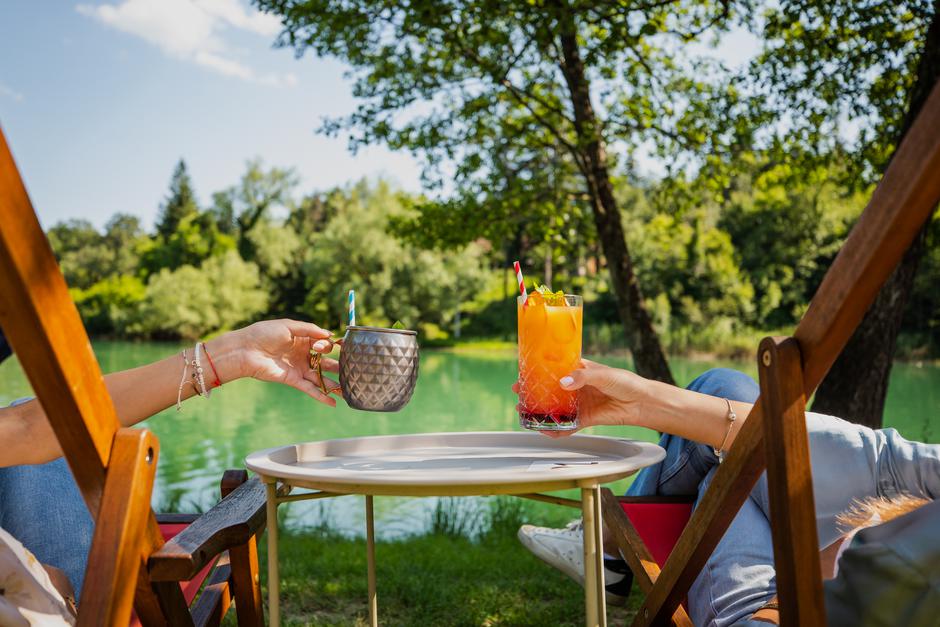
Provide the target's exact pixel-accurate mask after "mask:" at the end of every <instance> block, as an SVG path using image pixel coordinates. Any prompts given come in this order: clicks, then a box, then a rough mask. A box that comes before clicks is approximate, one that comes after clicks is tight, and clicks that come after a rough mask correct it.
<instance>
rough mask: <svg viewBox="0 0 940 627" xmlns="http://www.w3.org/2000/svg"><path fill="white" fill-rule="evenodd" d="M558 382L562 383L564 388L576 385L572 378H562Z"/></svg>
mask: <svg viewBox="0 0 940 627" xmlns="http://www.w3.org/2000/svg"><path fill="white" fill-rule="evenodd" d="M558 382H559V383H561V387H563V388H566V387H568V386H569V385H574V379H573V378H572V377H562V378H561V379H560V380H559V381H558Z"/></svg>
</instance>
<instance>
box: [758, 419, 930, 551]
mask: <svg viewBox="0 0 940 627" xmlns="http://www.w3.org/2000/svg"><path fill="white" fill-rule="evenodd" d="M806 430H807V431H808V433H809V452H810V464H811V466H812V469H813V496H814V499H815V501H816V528H817V531H818V533H819V546H820V548H825V547H827V546H829V545H830V544H832V543H833V542H835V541H836V539H838V538H839V537H840V536H841V535H842V530H841V529H839V527H838V525H837V524H836V516H838V515H839V514H841V513H842V512H844V511H845V510H847V509H848V508H849V507H850V506H851V505H852V503H853V501H855V500H860V499H864V498H867V497H876V496H877V497H883V498H892V497H894V496H897V495H898V494H912V495H914V496H920V497H923V498H927V499H931V500H933V499H937V498H940V445H937V444H924V443H921V442H911V441H910V440H905V439H904V438H902V437H901V436H900V435H899V434H898V432H897V431H896V430H894V429H870V428H868V427H864V426H862V425H857V424H854V423H851V422H847V421H845V420H842V419H840V418H835V417H833V416H826V415H824V414H817V413H814V412H808V413H807V414H806ZM751 495H752V498H753V499H755V501H756V502H757V504H758V505H759V506H760V507H761V509H762V510H763V512H764V514H765V515H766V516H768V517H769V515H770V498H769V494H768V492H767V475H766V473H765V474H763V475H761V478H760V480H759V481H758V482H757V485H756V486H755V488H754V490H753V491H752V492H751Z"/></svg>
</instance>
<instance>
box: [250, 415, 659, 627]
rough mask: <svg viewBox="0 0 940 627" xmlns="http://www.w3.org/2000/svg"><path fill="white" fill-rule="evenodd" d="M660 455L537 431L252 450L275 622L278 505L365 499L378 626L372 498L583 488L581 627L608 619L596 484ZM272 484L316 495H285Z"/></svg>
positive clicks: (533, 494) (373, 614)
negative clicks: (262, 497)
mask: <svg viewBox="0 0 940 627" xmlns="http://www.w3.org/2000/svg"><path fill="white" fill-rule="evenodd" d="M665 454H666V453H665V451H663V449H662V448H660V447H659V446H656V445H655V444H650V443H648V442H638V441H635V440H625V439H619V438H609V437H599V436H586V435H575V436H571V437H567V438H558V439H551V438H548V437H545V436H544V435H541V434H538V433H533V432H484V433H424V434H418V435H391V436H371V437H361V438H349V439H343V440H324V441H320V442H307V443H303V444H291V445H288V446H280V447H277V448H271V449H266V450H263V451H258V452H256V453H252V454H251V455H249V456H248V458H247V459H246V464H247V466H248V468H249V469H251V470H253V471H254V472H256V473H258V475H260V476H261V478H262V480H263V481H264V482H265V484H266V486H267V503H268V505H267V511H268V595H269V612H270V619H271V625H275V626H277V625H279V624H280V606H279V592H280V581H279V579H278V563H277V506H278V505H279V504H281V503H285V502H289V501H298V500H305V499H315V498H324V497H334V496H341V495H346V494H362V495H364V496H365V502H366V546H367V563H368V573H367V574H368V581H369V619H370V624H371V625H373V626H375V625H378V614H377V603H376V584H375V529H374V522H373V508H372V498H373V497H374V496H474V495H479V496H484V495H492V494H509V495H515V496H521V497H525V498H534V499H537V500H546V501H549V502H563V501H564V500H565V499H560V498H558V497H551V496H546V495H541V494H538V493H539V492H542V491H554V490H566V489H572V488H577V489H580V490H581V512H582V515H583V517H584V518H583V520H584V571H585V572H584V598H585V612H586V624H587V625H589V626H591V627H593V626H595V625H606V622H607V619H606V615H607V613H606V603H605V597H604V561H603V543H602V536H601V528H602V527H601V506H600V485H601V484H602V483H607V482H610V481H616V480H617V479H621V478H623V477H626V476H628V475H631V474H633V473H634V472H636V471H637V470H639V469H641V468H644V467H646V466H650V465H652V464H655V463H656V462H658V461H660V460H662V459H663V457H665ZM278 484H281V485H284V486H290V487H299V488H308V489H310V490H314V492H308V493H303V494H291V495H285V496H281V495H279V494H278V490H277V487H278ZM575 503H576V502H575Z"/></svg>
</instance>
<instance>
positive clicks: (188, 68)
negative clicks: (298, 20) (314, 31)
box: [0, 0, 419, 227]
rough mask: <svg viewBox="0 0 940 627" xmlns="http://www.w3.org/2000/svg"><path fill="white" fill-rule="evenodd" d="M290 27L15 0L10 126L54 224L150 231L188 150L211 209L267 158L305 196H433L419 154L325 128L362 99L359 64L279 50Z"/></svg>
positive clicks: (45, 218) (17, 152)
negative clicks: (362, 188)
mask: <svg viewBox="0 0 940 627" xmlns="http://www.w3.org/2000/svg"><path fill="white" fill-rule="evenodd" d="M277 32H278V26H277V22H276V21H274V20H272V19H270V18H269V17H268V16H263V15H261V14H259V13H257V11H255V10H253V9H252V8H251V7H250V6H249V4H248V2H247V1H246V0H107V1H106V2H94V1H93V0H85V1H82V2H75V1H65V0H44V1H42V2H34V1H31V0H4V2H2V3H0V125H2V127H3V131H4V133H5V134H6V137H7V141H8V142H9V143H10V145H11V146H12V149H13V154H14V156H15V157H16V160H17V163H18V165H19V168H20V171H21V173H22V175H23V177H24V178H25V180H26V185H27V188H28V189H29V192H30V196H31V197H32V200H33V204H34V206H35V207H36V210H37V212H38V214H39V217H40V220H41V221H42V223H43V226H45V227H49V226H51V225H52V224H54V223H55V222H57V221H59V220H63V219H67V218H74V217H81V218H87V219H89V220H91V221H92V222H93V223H95V224H96V225H98V226H101V225H103V224H104V223H105V222H106V221H107V219H108V218H109V217H110V216H111V215H113V214H114V213H115V212H118V211H123V212H128V213H133V214H136V215H139V216H141V217H142V218H144V221H145V223H146V224H148V225H149V224H151V223H152V221H153V218H154V216H155V215H156V212H157V210H158V207H159V205H160V202H161V201H162V199H163V197H164V195H165V194H166V189H167V185H168V182H169V178H170V174H171V172H172V169H173V166H174V165H175V163H176V161H177V160H178V159H179V158H180V157H183V158H184V159H186V162H187V164H188V165H189V168H190V172H191V174H192V177H193V180H194V183H195V187H196V191H197V194H198V197H199V200H200V202H202V203H203V204H207V203H208V202H209V200H210V199H211V193H212V192H214V191H217V190H219V189H222V188H224V187H227V186H229V185H232V184H234V183H235V182H236V181H237V180H238V178H239V176H240V175H241V173H242V172H243V171H244V169H245V162H246V161H247V160H248V159H251V158H253V157H256V156H259V157H261V158H262V159H264V161H265V164H266V165H268V166H271V165H278V166H290V167H294V168H296V170H297V171H298V173H299V174H300V176H301V180H302V189H303V190H304V191H308V190H313V189H326V188H328V187H331V186H333V185H337V184H342V183H345V182H347V181H351V180H356V179H359V178H360V177H363V176H370V177H374V176H384V177H386V178H388V179H390V180H392V181H395V182H396V183H397V184H399V185H400V186H402V187H404V188H405V189H411V190H418V189H419V168H418V165H417V162H416V161H415V160H414V159H412V158H411V157H410V156H409V155H407V154H401V153H391V152H390V151H388V150H387V149H385V148H383V147H370V148H368V149H365V150H361V151H360V152H359V153H358V154H357V155H355V156H354V155H351V154H350V153H349V152H348V150H347V148H346V141H345V139H342V138H338V139H330V138H326V137H323V136H321V135H318V134H316V133H315V129H316V128H317V127H318V126H319V124H320V120H321V118H322V117H323V116H325V115H337V114H343V113H347V112H349V111H351V110H352V109H353V107H354V106H355V103H354V101H353V99H352V97H351V94H350V83H349V81H348V80H346V79H344V78H343V71H344V67H343V66H342V65H341V64H339V63H337V62H335V61H332V60H319V59H316V58H314V57H312V56H309V55H308V56H305V57H304V58H303V59H301V60H298V59H296V58H295V57H294V54H293V52H292V51H291V50H288V49H275V48H274V47H273V42H274V40H275V37H276V35H277Z"/></svg>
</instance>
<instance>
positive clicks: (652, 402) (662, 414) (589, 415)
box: [513, 360, 753, 450]
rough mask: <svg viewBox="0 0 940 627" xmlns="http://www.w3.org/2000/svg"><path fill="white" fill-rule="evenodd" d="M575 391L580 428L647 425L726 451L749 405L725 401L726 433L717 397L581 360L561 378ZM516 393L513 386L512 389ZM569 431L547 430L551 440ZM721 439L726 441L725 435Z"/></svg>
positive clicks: (744, 417)
mask: <svg viewBox="0 0 940 627" xmlns="http://www.w3.org/2000/svg"><path fill="white" fill-rule="evenodd" d="M561 385H562V387H564V388H566V389H569V390H579V392H578V420H579V422H580V425H581V428H584V427H592V426H595V425H630V426H639V427H647V428H649V429H655V430H656V431H662V432H664V433H671V434H673V435H678V436H681V437H683V438H686V439H688V440H694V441H696V442H701V443H703V444H708V445H709V446H713V447H715V448H717V447H719V446H721V445H722V442H724V449H725V450H728V449H729V448H730V447H731V443H732V442H734V438H735V437H736V436H737V434H738V432H739V431H740V429H741V426H742V425H743V424H744V421H745V419H746V418H747V415H748V413H749V412H750V411H751V407H753V405H752V404H751V403H741V402H738V401H731V408H732V409H733V410H734V412H735V414H736V415H737V420H736V421H735V422H734V423H733V425H732V428H731V432H730V433H728V426H729V422H728V403H727V402H726V401H725V400H724V399H721V398H716V397H714V396H708V395H707V394H700V393H698V392H692V391H691V390H685V389H682V388H679V387H676V386H674V385H669V384H666V383H660V382H658V381H651V380H649V379H644V378H643V377H641V376H639V375H637V374H634V373H632V372H630V371H628V370H621V369H619V368H610V367H608V366H604V365H601V364H597V363H594V362H591V361H587V360H584V367H583V368H579V369H578V370H575V371H574V372H572V373H571V374H570V375H569V376H568V377H565V378H564V379H562V382H561ZM513 389H514V390H516V391H518V387H517V386H514V387H513ZM570 433H571V432H553V433H552V434H551V435H554V436H555V437H559V436H563V435H568V434H570ZM726 436H727V440H725V437H726Z"/></svg>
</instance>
